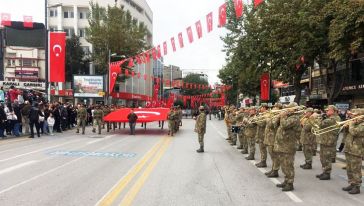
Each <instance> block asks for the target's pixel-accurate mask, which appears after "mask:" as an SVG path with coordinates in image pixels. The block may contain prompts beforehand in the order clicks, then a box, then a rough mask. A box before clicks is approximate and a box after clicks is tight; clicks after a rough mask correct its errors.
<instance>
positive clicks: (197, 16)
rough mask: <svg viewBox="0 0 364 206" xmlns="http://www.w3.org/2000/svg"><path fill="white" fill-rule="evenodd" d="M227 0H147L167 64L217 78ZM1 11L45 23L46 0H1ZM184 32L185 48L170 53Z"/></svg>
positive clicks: (212, 79)
mask: <svg viewBox="0 0 364 206" xmlns="http://www.w3.org/2000/svg"><path fill="white" fill-rule="evenodd" d="M75 1H76V0H75ZM224 1H225V0H183V1H182V0H147V2H148V3H149V5H150V7H151V8H152V10H153V15H154V16H153V27H154V31H153V32H154V44H155V45H158V44H162V43H163V42H164V41H168V46H169V54H168V55H167V56H166V57H165V58H164V60H165V63H166V64H173V65H176V66H180V67H181V69H182V70H184V71H186V72H190V71H191V70H193V71H196V72H204V73H207V74H208V75H209V81H210V83H214V82H216V81H218V78H217V76H216V75H217V74H218V70H219V69H220V68H221V67H222V66H223V65H224V63H225V53H223V52H222V51H221V50H222V49H223V42H222V41H221V40H220V37H221V36H223V35H224V34H225V32H226V31H225V29H221V28H217V20H218V17H217V11H218V8H219V6H220V5H221V4H222V3H223V2H224ZM211 11H212V12H214V30H213V31H212V32H211V33H207V31H206V14H207V13H209V12H211ZM0 13H10V14H11V18H12V20H14V21H22V19H23V15H30V16H33V20H34V21H36V22H44V0H0ZM197 20H201V22H202V27H203V38H201V39H200V40H198V39H197V34H196V32H195V31H196V30H195V22H196V21H197ZM188 26H192V28H193V32H194V40H195V41H194V42H193V43H192V44H190V43H188V41H187V35H186V28H187V27H188ZM179 32H183V35H184V43H185V47H184V48H183V49H179V47H178V46H177V52H175V53H170V51H171V48H170V38H171V37H172V36H174V37H175V38H176V39H177V35H178V33H179Z"/></svg>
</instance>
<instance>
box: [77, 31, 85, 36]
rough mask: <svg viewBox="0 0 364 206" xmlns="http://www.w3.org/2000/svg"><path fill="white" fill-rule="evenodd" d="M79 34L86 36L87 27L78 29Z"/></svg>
mask: <svg viewBox="0 0 364 206" xmlns="http://www.w3.org/2000/svg"><path fill="white" fill-rule="evenodd" d="M78 35H79V36H80V37H85V29H79V30H78Z"/></svg>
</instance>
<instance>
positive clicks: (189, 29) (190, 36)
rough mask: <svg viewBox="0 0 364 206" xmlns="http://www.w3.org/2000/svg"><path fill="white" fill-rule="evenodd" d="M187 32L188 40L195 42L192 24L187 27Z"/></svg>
mask: <svg viewBox="0 0 364 206" xmlns="http://www.w3.org/2000/svg"><path fill="white" fill-rule="evenodd" d="M187 34H188V41H189V42H190V43H192V42H193V33H192V28H191V27H190V26H189V27H188V28H187Z"/></svg>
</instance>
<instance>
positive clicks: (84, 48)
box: [81, 46, 90, 55]
mask: <svg viewBox="0 0 364 206" xmlns="http://www.w3.org/2000/svg"><path fill="white" fill-rule="evenodd" d="M81 48H82V50H83V52H84V53H85V55H89V54H90V47H88V46H81Z"/></svg>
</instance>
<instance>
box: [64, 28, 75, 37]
mask: <svg viewBox="0 0 364 206" xmlns="http://www.w3.org/2000/svg"><path fill="white" fill-rule="evenodd" d="M64 32H66V37H71V36H72V35H73V34H75V30H74V29H73V28H65V29H64Z"/></svg>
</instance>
